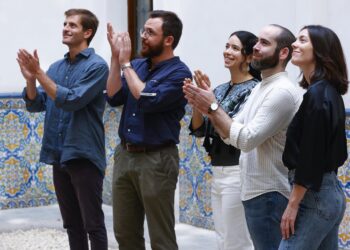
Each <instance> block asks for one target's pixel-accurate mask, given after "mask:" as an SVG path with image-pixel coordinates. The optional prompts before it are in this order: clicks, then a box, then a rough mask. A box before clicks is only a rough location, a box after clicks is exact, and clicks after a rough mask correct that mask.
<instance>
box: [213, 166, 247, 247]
mask: <svg viewBox="0 0 350 250" xmlns="http://www.w3.org/2000/svg"><path fill="white" fill-rule="evenodd" d="M212 171H213V179H212V186H211V205H212V209H213V219H214V226H215V232H216V238H217V243H218V249H219V250H253V249H254V247H253V243H252V241H251V239H250V235H249V232H248V228H247V223H246V220H245V215H244V208H243V204H242V201H241V199H240V192H241V181H240V167H239V166H238V165H237V166H225V167H218V166H215V167H212Z"/></svg>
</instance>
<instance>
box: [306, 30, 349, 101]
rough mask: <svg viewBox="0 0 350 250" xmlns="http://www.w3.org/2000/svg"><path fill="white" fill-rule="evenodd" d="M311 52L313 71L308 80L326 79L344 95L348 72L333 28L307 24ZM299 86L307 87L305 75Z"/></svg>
mask: <svg viewBox="0 0 350 250" xmlns="http://www.w3.org/2000/svg"><path fill="white" fill-rule="evenodd" d="M304 29H306V30H307V31H308V33H309V37H310V40H311V44H312V46H313V50H314V51H313V54H314V58H315V71H314V72H313V73H312V75H311V77H310V82H311V83H312V82H315V81H318V80H321V79H326V80H328V81H329V82H330V84H332V85H333V86H334V87H335V88H336V90H337V91H338V92H339V93H340V94H341V95H344V94H345V93H346V92H347V91H348V84H349V81H348V72H347V68H346V61H345V57H344V53H343V49H342V46H341V43H340V40H339V38H338V36H337V35H336V34H335V33H334V31H333V30H331V29H329V28H327V27H324V26H321V25H307V26H304V27H303V28H302V29H301V30H304ZM299 84H300V86H301V87H303V88H305V89H306V88H308V87H309V84H308V82H307V81H306V78H305V76H303V78H302V79H301V81H300V83H299Z"/></svg>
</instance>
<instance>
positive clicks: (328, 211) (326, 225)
mask: <svg viewBox="0 0 350 250" xmlns="http://www.w3.org/2000/svg"><path fill="white" fill-rule="evenodd" d="M345 206H346V204H345V195H344V193H343V190H342V189H341V187H340V184H339V181H338V179H337V176H336V174H335V173H334V172H331V173H325V174H324V175H323V180H322V185H321V189H320V191H319V192H316V191H313V190H310V189H309V190H308V191H307V192H306V193H305V196H304V198H303V200H302V201H301V203H300V205H299V211H298V215H297V218H296V222H295V234H294V235H292V236H291V237H290V238H289V239H287V240H282V241H281V244H280V247H279V250H284V249H295V250H304V249H305V250H313V249H319V250H321V249H322V250H333V249H338V229H339V225H340V223H341V220H342V218H343V215H344V212H345Z"/></svg>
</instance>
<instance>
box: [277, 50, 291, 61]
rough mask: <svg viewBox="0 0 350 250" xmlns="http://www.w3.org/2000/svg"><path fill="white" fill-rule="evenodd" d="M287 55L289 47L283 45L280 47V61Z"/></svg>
mask: <svg viewBox="0 0 350 250" xmlns="http://www.w3.org/2000/svg"><path fill="white" fill-rule="evenodd" d="M288 55H289V48H288V47H284V48H282V49H281V50H280V55H279V56H280V60H281V61H284V60H286V59H287V57H288Z"/></svg>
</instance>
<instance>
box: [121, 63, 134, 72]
mask: <svg viewBox="0 0 350 250" xmlns="http://www.w3.org/2000/svg"><path fill="white" fill-rule="evenodd" d="M126 68H131V69H132V65H131V63H130V62H127V63H124V64H122V65H121V69H122V71H124V69H126Z"/></svg>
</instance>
